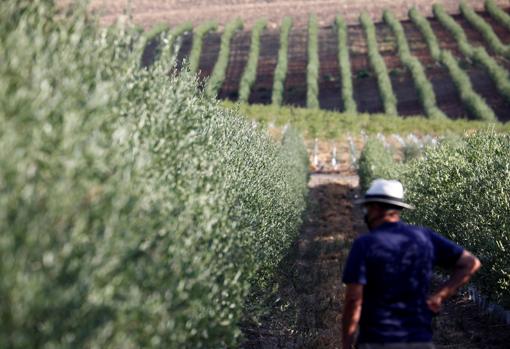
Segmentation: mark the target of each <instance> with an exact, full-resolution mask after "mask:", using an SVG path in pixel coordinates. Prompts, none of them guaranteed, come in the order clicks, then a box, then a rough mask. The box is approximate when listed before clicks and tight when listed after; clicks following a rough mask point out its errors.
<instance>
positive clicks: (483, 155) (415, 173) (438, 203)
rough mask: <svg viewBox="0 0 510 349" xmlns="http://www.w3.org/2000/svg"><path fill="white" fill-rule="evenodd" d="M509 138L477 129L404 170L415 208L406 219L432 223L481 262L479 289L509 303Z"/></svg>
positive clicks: (429, 151)
mask: <svg viewBox="0 0 510 349" xmlns="http://www.w3.org/2000/svg"><path fill="white" fill-rule="evenodd" d="M508 154H510V136H509V135H508V134H494V133H492V132H488V131H485V132H481V133H478V134H476V135H473V136H470V137H467V138H465V139H464V140H463V141H462V142H444V143H443V144H442V145H441V146H439V147H438V148H436V149H430V150H428V151H427V152H426V156H425V157H423V158H422V159H421V160H418V161H414V162H411V163H410V164H409V166H406V170H405V171H403V174H402V176H401V177H402V178H401V179H402V180H403V182H404V185H405V188H406V195H407V198H408V200H409V201H410V202H412V203H413V204H415V205H416V207H417V210H416V211H408V212H406V215H405V218H406V219H407V220H409V221H411V222H413V223H416V224H423V225H427V226H430V227H432V228H433V229H435V230H437V231H438V232H440V233H441V234H444V235H445V236H447V237H448V238H450V239H452V240H454V241H456V242H457V243H459V244H460V245H462V246H464V247H465V248H467V249H468V250H471V251H472V252H473V253H474V254H475V255H477V256H478V257H479V258H480V260H481V261H482V268H481V269H480V272H479V273H478V274H477V276H476V278H475V283H476V285H477V287H478V288H479V289H480V290H481V291H482V293H483V294H485V295H487V296H489V297H490V298H491V300H492V301H495V302H498V303H500V304H501V305H504V306H506V307H508V306H510V274H509V273H508V271H509V270H510V259H509V258H508V251H509V250H510V236H509V232H510V215H508V212H510V170H509V162H510V159H509V155H508Z"/></svg>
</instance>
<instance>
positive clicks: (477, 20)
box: [460, 1, 510, 57]
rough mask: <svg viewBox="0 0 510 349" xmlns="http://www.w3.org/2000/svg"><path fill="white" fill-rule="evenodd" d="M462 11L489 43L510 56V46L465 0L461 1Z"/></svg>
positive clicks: (500, 52)
mask: <svg viewBox="0 0 510 349" xmlns="http://www.w3.org/2000/svg"><path fill="white" fill-rule="evenodd" d="M460 12H461V13H462V15H463V16H464V18H466V19H467V21H468V22H469V24H471V25H472V26H473V27H474V28H476V30H478V32H479V33H480V34H482V36H483V38H484V39H485V41H486V42H487V44H488V45H489V46H490V47H491V48H492V49H493V50H494V52H496V53H497V54H499V55H502V56H505V57H510V48H509V47H508V46H507V45H504V44H503V43H502V42H501V40H499V37H498V36H497V35H496V33H494V30H493V29H492V27H491V25H490V24H488V23H487V22H486V21H485V20H484V19H483V18H482V17H480V16H479V15H478V14H476V12H475V11H473V9H472V8H471V7H469V6H468V5H467V4H466V2H465V1H461V2H460Z"/></svg>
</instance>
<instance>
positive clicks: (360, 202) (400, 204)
mask: <svg viewBox="0 0 510 349" xmlns="http://www.w3.org/2000/svg"><path fill="white" fill-rule="evenodd" d="M369 202H382V203H384V204H390V205H395V206H398V207H402V208H407V209H409V210H414V209H415V207H414V206H413V205H410V204H406V203H405V202H402V201H396V200H391V199H383V198H363V199H358V200H355V201H354V203H355V204H357V205H363V204H366V203H369Z"/></svg>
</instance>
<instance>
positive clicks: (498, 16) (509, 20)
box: [485, 0, 510, 30]
mask: <svg viewBox="0 0 510 349" xmlns="http://www.w3.org/2000/svg"><path fill="white" fill-rule="evenodd" d="M485 9H486V10H487V12H489V14H490V15H491V16H492V18H494V19H495V20H496V21H498V22H499V24H501V25H503V26H505V27H506V28H507V29H508V30H510V15H508V13H506V12H505V11H503V10H502V9H500V8H499V7H498V5H496V3H495V2H494V0H486V1H485Z"/></svg>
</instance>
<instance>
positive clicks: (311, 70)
mask: <svg viewBox="0 0 510 349" xmlns="http://www.w3.org/2000/svg"><path fill="white" fill-rule="evenodd" d="M306 86H307V89H306V106H307V107H308V108H312V109H318V108H319V25H318V23H317V16H315V15H311V16H310V18H309V20H308V64H307V67H306Z"/></svg>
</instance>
